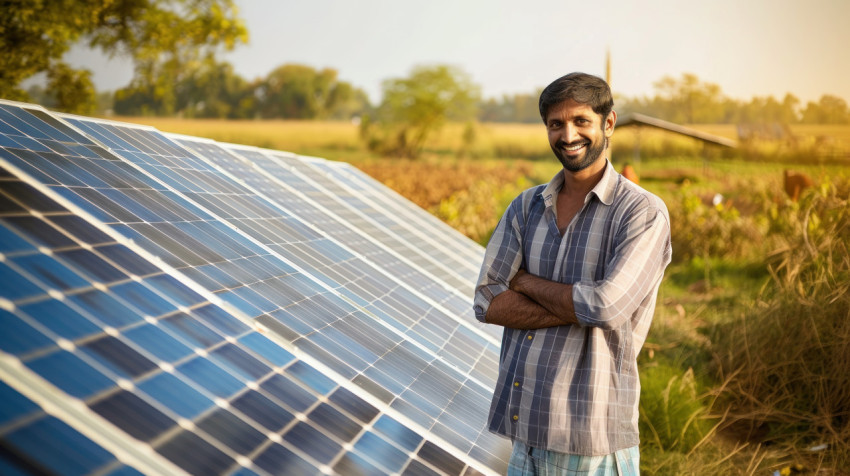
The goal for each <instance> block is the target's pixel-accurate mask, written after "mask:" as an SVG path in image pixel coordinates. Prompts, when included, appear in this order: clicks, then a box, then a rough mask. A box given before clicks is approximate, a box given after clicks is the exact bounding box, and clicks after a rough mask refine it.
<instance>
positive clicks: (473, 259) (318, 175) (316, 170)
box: [288, 157, 481, 282]
mask: <svg viewBox="0 0 850 476" xmlns="http://www.w3.org/2000/svg"><path fill="white" fill-rule="evenodd" d="M288 162H289V163H290V165H292V166H293V167H295V168H296V169H297V170H298V171H299V172H301V173H302V174H304V175H305V176H308V177H310V179H311V180H313V181H315V182H316V183H319V184H321V185H322V186H323V187H325V188H327V189H329V190H334V191H335V192H336V193H338V194H339V195H340V196H345V197H346V198H347V199H348V200H351V203H352V204H355V206H357V207H359V208H365V209H369V210H375V211H376V212H378V213H376V215H375V216H376V218H380V220H381V222H382V223H384V224H385V226H387V227H388V228H391V229H393V230H394V231H396V232H397V233H399V234H400V235H402V236H405V237H406V238H407V239H408V240H411V241H418V242H422V243H430V244H431V247H430V248H429V250H430V251H429V253H433V254H434V255H435V256H439V257H440V260H441V262H442V263H451V269H453V270H455V272H457V273H461V272H463V273H465V274H461V276H462V277H463V279H464V282H474V281H475V277H476V276H477V273H478V268H479V264H480V263H479V260H478V259H477V257H478V254H479V253H480V251H481V247H480V246H479V245H478V244H476V243H474V242H473V241H472V240H470V239H469V238H467V237H465V236H463V235H461V234H460V233H459V232H458V231H457V230H454V229H452V228H451V227H449V226H448V225H447V224H445V223H443V222H442V221H440V220H439V219H438V218H437V217H435V216H434V215H431V214H430V213H427V212H426V211H424V210H422V209H421V208H419V207H417V206H415V205H413V204H412V203H404V202H406V201H407V200H406V199H403V197H402V198H401V199H397V200H394V201H389V200H377V201H376V200H374V199H375V198H386V194H388V193H392V194H393V195H394V196H395V197H397V198H398V197H400V196H399V195H398V194H397V193H396V192H393V191H392V190H390V189H388V188H387V187H385V186H383V185H381V184H379V183H378V182H377V181H375V180H374V179H372V178H371V177H368V176H366V175H365V174H364V173H362V172H359V171H358V170H357V169H356V168H354V167H353V166H351V165H347V167H346V168H348V169H349V170H348V173H347V174H341V173H339V172H338V169H340V168H342V167H345V165H343V164H337V163H333V162H330V161H325V160H321V159H317V158H313V157H302V158H300V160H299V161H298V162H295V161H288ZM355 171H357V172H359V173H358V174H357V177H354V175H353V174H354V172H355ZM364 179H368V181H369V182H368V183H369V184H371V186H367V185H366V184H365V183H364ZM379 191H380V193H379ZM388 202H389V203H388ZM401 204H405V205H408V206H406V207H403V206H401ZM390 211H396V212H395V213H389V212H390ZM399 211H400V212H399ZM400 217H406V218H407V219H405V220H402V219H401V218H400ZM414 224H415V225H416V226H414ZM425 230H429V231H433V233H432V236H441V237H445V238H446V239H447V240H445V241H440V242H436V241H434V240H433V239H432V236H429V234H428V233H426V232H425Z"/></svg>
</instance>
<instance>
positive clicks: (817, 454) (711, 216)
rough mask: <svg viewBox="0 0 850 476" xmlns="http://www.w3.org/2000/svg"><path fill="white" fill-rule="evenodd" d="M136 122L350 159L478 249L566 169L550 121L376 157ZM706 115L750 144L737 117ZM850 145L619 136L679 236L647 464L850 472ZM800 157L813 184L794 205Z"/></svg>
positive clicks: (236, 125)
mask: <svg viewBox="0 0 850 476" xmlns="http://www.w3.org/2000/svg"><path fill="white" fill-rule="evenodd" d="M121 120H127V121H136V122H141V123H145V124H149V125H153V126H155V127H157V128H159V129H160V130H164V131H169V132H177V133H184V134H190V135H197V136H202V137H209V138H213V139H216V140H219V141H224V142H235V143H241V144H250V145H256V146H260V147H268V148H274V149H280V150H287V151H291V152H295V153H299V154H304V155H314V156H320V157H325V158H329V159H333V160H344V161H348V162H351V163H353V164H354V165H356V166H357V167H360V168H362V169H363V170H365V171H366V172H367V173H369V174H371V175H373V176H374V177H376V178H377V179H379V180H381V181H382V182H384V183H386V184H387V185H388V186H390V187H392V188H394V189H396V190H397V191H399V192H400V193H402V194H403V195H405V196H407V197H408V198H410V199H411V200H413V201H415V202H416V203H418V204H419V205H421V206H423V207H424V208H426V209H428V210H429V211H431V212H432V213H434V214H435V215H437V216H439V217H440V218H442V219H443V220H445V221H446V222H448V223H450V224H451V225H453V226H454V227H455V228H457V229H459V230H461V231H462V232H463V233H465V234H467V235H468V236H470V237H471V238H473V239H475V240H476V241H478V242H480V243H486V241H487V239H488V237H489V234H490V232H491V230H492V228H493V227H494V226H495V223H496V221H497V220H498V219H499V217H500V215H501V213H502V211H503V210H504V208H505V206H506V205H507V203H508V202H509V201H510V200H511V199H512V198H513V197H514V196H515V195H516V194H517V193H518V192H519V191H520V190H522V189H524V188H527V187H529V186H531V185H533V184H537V183H541V182H545V181H547V180H549V178H551V177H552V175H553V174H555V173H556V172H557V171H558V169H559V167H558V164H557V163H556V162H555V161H554V159H551V158H550V155H551V152H550V151H549V148H548V144H547V142H546V139H545V134H544V131H543V128H542V125H536V124H531V125H524V124H507V125H502V124H499V125H494V124H483V125H482V124H479V125H476V126H475V129H474V141H472V143H471V144H469V143H467V144H466V145H464V141H463V140H462V135H463V131H464V126H462V125H451V126H449V127H447V128H446V129H445V130H444V131H443V132H442V133H441V134H440V135H439V136H438V137H436V138H434V140H432V141H431V142H430V143H429V145H428V148H427V150H426V151H425V153H424V154H423V157H422V158H421V159H419V160H416V161H409V160H406V161H402V160H394V159H386V158H378V157H373V156H371V155H370V154H369V153H368V152H367V151H366V150H365V149H364V148H363V147H362V145H361V144H360V141H359V137H358V128H357V126H356V125H354V124H349V123H342V122H336V123H333V122H292V121H286V122H284V121H267V122H254V121H244V122H232V121H230V122H229V121H183V120H175V119H152V118H139V119H132V118H130V119H128V118H121ZM694 127H695V128H698V129H699V130H703V131H705V132H711V133H713V134H717V135H723V136H726V137H729V138H733V139H737V131H736V129H735V127H734V126H715V125H697V126H694ZM638 140H639V141H640V147H639V148H636V147H635V145H636V141H638ZM847 151H850V126H799V127H792V128H791V134H790V135H786V136H785V137H782V138H773V139H768V138H764V137H760V138H756V139H753V140H750V141H747V142H746V143H742V147H741V148H740V149H738V150H734V151H732V150H717V149H713V148H711V147H703V146H702V144H700V143H696V142H695V141H693V140H691V139H686V138H676V137H670V136H669V135H666V134H663V133H659V132H654V131H651V130H643V129H641V130H640V132H639V135H638V134H636V131H635V129H629V128H624V129H622V130H618V131H617V132H615V135H614V141H613V146H612V158H613V162H614V164H615V166H616V167H618V168H619V167H622V165H623V164H625V163H626V162H630V163H632V164H633V165H634V166H635V168H636V169H637V171H638V174H639V176H640V184H641V185H642V186H643V187H645V188H647V189H649V190H651V191H652V192H654V193H656V194H658V195H659V196H660V197H662V198H663V199H664V201H665V203H666V204H667V206H668V209H669V210H670V215H671V226H672V232H673V249H674V260H673V263H672V264H671V265H670V267H669V268H668V270H667V273H666V275H665V278H664V281H663V283H662V287H661V290H660V294H659V305H658V308H657V310H656V315H655V320H654V323H653V328H652V330H651V331H650V335H649V339H648V341H647V344H646V346H645V348H644V350H643V352H642V353H641V355H640V356H639V364H640V366H641V382H642V387H643V390H642V397H641V421H640V424H641V441H642V447H641V468H642V470H643V471H644V473H645V474H653V475H655V474H658V475H680V474H693V475H706V474H708V475H712V474H716V475H721V474H722V475H726V474H733V475H737V474H740V475H748V474H764V475H767V474H773V473H774V472H775V471H779V474H782V475H790V474H800V475H804V474H812V475H813V474H829V475H842V474H850V472H848V471H847V467H848V465H850V372H848V371H847V369H848V366H850V200H849V199H848V197H850V176H848V168H847V165H848V164H850V157H848V155H849V154H846V152H847ZM786 168H792V169H794V170H797V171H801V172H804V173H806V174H808V175H809V176H810V177H811V178H812V180H813V182H814V186H813V187H811V188H809V189H807V190H806V191H805V192H804V193H803V195H802V197H801V198H800V200H799V201H797V202H794V201H791V200H790V199H789V198H788V196H787V195H786V194H785V191H784V189H783V170H784V169H786Z"/></svg>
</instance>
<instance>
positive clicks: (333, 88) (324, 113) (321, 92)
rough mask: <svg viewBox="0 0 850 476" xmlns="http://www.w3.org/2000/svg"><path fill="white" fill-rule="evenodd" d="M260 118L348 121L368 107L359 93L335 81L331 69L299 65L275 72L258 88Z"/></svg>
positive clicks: (365, 98) (285, 66)
mask: <svg viewBox="0 0 850 476" xmlns="http://www.w3.org/2000/svg"><path fill="white" fill-rule="evenodd" d="M261 91H262V92H261V95H260V96H261V99H260V101H261V102H262V107H261V111H262V116H263V117H268V118H272V117H280V118H286V119H328V118H335V119H350V118H351V117H352V116H353V115H355V114H357V113H358V112H360V111H362V110H364V109H365V108H366V107H367V106H368V98H367V96H366V93H364V92H363V91H362V90H360V89H357V88H355V87H353V86H352V85H351V84H349V83H347V82H344V81H340V80H339V79H337V71H336V70H335V69H331V68H324V69H322V70H316V69H315V68H313V67H311V66H306V65H301V64H285V65H282V66H279V67H277V68H276V69H274V70H273V71H272V72H271V73H269V75H268V76H267V77H266V79H265V81H263V84H262V85H261Z"/></svg>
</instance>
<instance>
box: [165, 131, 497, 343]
mask: <svg viewBox="0 0 850 476" xmlns="http://www.w3.org/2000/svg"><path fill="white" fill-rule="evenodd" d="M181 143H183V144H184V145H187V146H188V147H193V148H195V150H196V151H197V152H198V153H200V154H201V155H203V156H205V157H207V158H208V159H209V160H212V161H213V162H215V163H216V164H217V165H219V166H220V167H222V168H224V169H225V170H227V171H228V172H230V173H232V174H233V175H234V176H237V177H239V178H241V179H242V180H244V181H245V182H246V186H249V187H252V188H253V189H255V190H258V191H259V193H262V194H264V195H267V196H268V197H269V198H270V199H271V200H273V201H275V202H277V203H279V204H281V205H284V206H285V207H286V209H287V211H289V212H291V213H293V214H295V215H297V216H300V217H302V218H303V219H305V221H309V223H311V225H313V226H316V227H318V228H319V229H321V230H322V231H323V232H324V233H327V234H329V235H330V236H332V237H333V238H336V239H337V240H338V241H339V242H341V243H345V245H346V246H347V247H350V248H352V249H354V251H355V252H356V253H359V254H361V255H362V256H364V257H365V258H366V259H367V260H370V261H373V262H375V263H377V264H378V265H379V266H380V267H379V268H378V269H379V270H384V272H385V273H387V274H388V275H390V276H392V278H393V279H396V280H399V281H401V282H405V283H407V284H408V285H409V286H410V289H412V290H414V291H415V292H419V293H423V294H425V297H426V298H428V299H432V300H434V303H435V304H436V305H437V306H440V307H442V306H450V307H451V309H448V308H446V309H444V312H445V313H446V314H447V315H449V316H453V317H455V318H456V319H457V320H458V321H459V322H460V323H461V324H462V325H464V326H467V327H470V328H471V329H472V331H473V332H479V328H477V327H471V326H472V323H473V322H476V321H474V317H473V316H472V315H471V305H470V304H469V302H468V300H467V299H462V298H461V297H460V295H459V294H457V293H456V292H446V291H445V290H442V292H441V294H443V296H444V297H443V298H440V297H439V296H434V295H432V294H429V293H428V292H427V290H426V289H424V288H427V287H428V286H427V285H424V286H423V283H427V282H431V281H433V279H434V278H432V277H429V276H428V275H426V274H424V272H421V271H419V270H417V269H416V268H414V267H413V266H412V264H411V263H409V262H406V260H405V261H401V262H400V263H398V264H397V265H395V266H393V262H398V261H399V258H398V255H396V254H395V252H394V251H392V249H391V245H389V246H388V245H384V246H381V245H379V244H378V242H375V241H371V240H362V239H360V240H356V239H351V238H350V237H351V236H352V235H355V236H356V233H353V232H351V231H349V230H353V229H355V227H353V226H352V225H351V224H349V222H347V221H345V220H343V219H342V218H341V217H337V216H336V215H335V214H334V213H333V212H331V211H330V210H328V209H326V208H323V207H322V206H321V205H320V204H313V202H312V200H310V199H308V198H302V197H300V191H299V190H298V189H296V188H290V187H289V186H288V185H287V184H286V183H284V182H283V181H282V180H281V179H280V178H277V177H276V176H275V175H274V174H273V173H271V172H269V170H268V169H269V168H270V164H268V162H266V163H265V164H264V165H265V166H260V165H259V164H258V163H257V162H252V159H258V155H261V154H260V152H258V151H250V150H247V149H244V150H243V149H240V150H234V148H233V147H231V148H230V149H229V150H225V149H224V148H223V147H220V146H218V145H216V144H210V143H201V142H198V141H192V140H190V139H185V140H183V141H181ZM233 154H237V156H242V158H238V157H237V156H234V155H233ZM248 164H253V165H255V166H254V167H250V166H249V165H248ZM299 185H300V186H301V185H305V184H299ZM299 188H303V187H299ZM394 271H400V272H394ZM432 287H433V286H432ZM440 289H442V288H441V287H438V288H434V291H437V292H440ZM482 335H484V336H485V337H486V338H491V339H492V342H493V344H497V343H498V338H497V337H496V336H493V335H490V334H487V333H482Z"/></svg>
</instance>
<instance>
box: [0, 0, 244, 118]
mask: <svg viewBox="0 0 850 476" xmlns="http://www.w3.org/2000/svg"><path fill="white" fill-rule="evenodd" d="M246 39H247V30H246V29H245V26H244V25H243V22H242V20H241V19H239V18H238V17H237V12H236V7H235V5H234V0H31V1H9V2H3V15H0V49H2V51H3V54H2V55H0V97H4V98H8V99H17V100H27V99H29V97H28V95H27V93H26V91H24V90H22V89H21V88H20V84H21V82H22V81H23V80H24V79H27V78H29V77H31V76H33V75H35V74H37V73H40V72H46V73H47V74H48V76H50V75H53V77H55V78H65V79H70V80H71V81H72V83H73V88H72V89H73V90H74V91H76V92H74V93H69V92H68V91H62V90H57V89H55V87H56V86H58V85H59V84H61V83H57V82H55V81H54V82H52V83H51V85H50V86H49V87H48V93H51V94H54V95H57V96H60V97H61V98H62V99H60V100H57V106H58V107H60V108H63V109H66V110H83V109H84V108H85V107H86V106H85V105H83V104H82V103H83V102H87V101H88V102H90V103H93V102H94V99H93V96H94V95H93V94H88V93H85V91H86V90H87V89H89V85H90V84H91V80H90V78H89V76H88V75H86V74H84V73H81V72H80V71H78V70H74V69H72V68H71V67H70V66H68V65H67V64H65V63H64V62H63V61H62V56H63V55H64V54H65V52H67V51H68V49H69V48H70V47H71V46H72V45H73V44H75V43H76V42H77V41H80V40H85V41H86V42H87V44H88V45H89V46H90V47H92V48H100V49H101V50H103V51H104V52H106V53H107V54H109V55H111V56H114V55H118V54H125V55H129V56H130V57H131V58H132V59H133V62H134V64H135V76H134V79H133V82H132V83H131V86H130V87H129V88H127V91H125V93H124V97H125V98H127V97H139V96H140V94H139V93H145V92H146V93H149V94H151V95H152V97H153V98H154V99H155V100H156V101H158V103H157V104H155V105H154V106H153V108H154V109H157V110H161V111H163V112H172V111H173V109H174V107H175V97H174V92H173V86H174V85H175V84H177V83H178V82H179V80H180V79H181V78H180V74H181V71H183V68H184V66H185V65H187V64H188V63H189V62H191V61H193V60H197V59H198V58H203V57H206V56H209V55H210V54H212V53H213V52H214V51H215V50H216V48H218V47H220V46H223V47H225V48H227V49H232V48H233V47H234V46H235V45H236V44H237V43H238V42H241V41H245V40H246ZM89 75H90V73H89ZM63 101H64V102H63ZM69 101H70V102H69Z"/></svg>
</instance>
